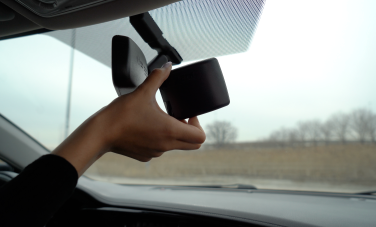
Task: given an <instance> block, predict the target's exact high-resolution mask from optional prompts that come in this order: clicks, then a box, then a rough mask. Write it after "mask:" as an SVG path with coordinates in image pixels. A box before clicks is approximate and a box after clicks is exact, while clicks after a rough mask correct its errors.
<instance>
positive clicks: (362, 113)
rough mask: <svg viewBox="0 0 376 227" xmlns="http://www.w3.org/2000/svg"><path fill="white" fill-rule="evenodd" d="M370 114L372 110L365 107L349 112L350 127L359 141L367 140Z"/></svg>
mask: <svg viewBox="0 0 376 227" xmlns="http://www.w3.org/2000/svg"><path fill="white" fill-rule="evenodd" d="M372 115H373V114H372V112H371V111H370V110H369V109H366V108H362V109H357V110H354V111H353V112H352V113H351V129H352V130H353V132H354V133H355V137H356V138H357V139H358V141H359V142H360V143H364V142H365V141H366V140H367V134H368V132H369V124H370V121H371V119H372Z"/></svg>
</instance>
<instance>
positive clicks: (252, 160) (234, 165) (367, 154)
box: [86, 144, 376, 189]
mask: <svg viewBox="0 0 376 227" xmlns="http://www.w3.org/2000/svg"><path fill="white" fill-rule="evenodd" d="M86 175H87V176H89V177H92V178H97V179H101V180H106V179H107V180H110V181H115V182H119V183H124V182H133V183H147V182H148V181H150V182H154V183H155V182H156V183H158V181H161V182H165V183H167V184H174V182H178V183H179V184H189V182H194V183H195V184H197V183H200V184H213V183H221V182H224V183H244V182H245V183H249V182H257V181H259V182H260V181H265V180H268V181H272V182H290V181H292V182H298V183H299V182H303V183H304V182H307V183H312V182H313V183H319V184H320V183H324V184H326V183H329V184H337V185H365V186H369V187H374V188H375V189H376V146H375V145H369V144H368V145H354V144H351V145H346V146H343V145H330V146H320V147H307V148H287V149H277V148H276V149H256V148H253V149H252V148H250V149H247V150H198V151H170V152H166V153H165V154H164V155H163V156H162V157H160V158H158V159H153V160H152V161H151V162H149V163H141V162H138V161H135V160H133V159H130V158H127V157H122V156H120V155H117V154H114V153H109V154H106V155H105V156H103V157H102V158H101V159H100V160H99V161H98V162H96V163H95V164H94V165H93V166H92V167H91V168H90V169H89V170H88V172H87V174H86ZM122 179H126V180H122ZM239 181H241V182H239Z"/></svg>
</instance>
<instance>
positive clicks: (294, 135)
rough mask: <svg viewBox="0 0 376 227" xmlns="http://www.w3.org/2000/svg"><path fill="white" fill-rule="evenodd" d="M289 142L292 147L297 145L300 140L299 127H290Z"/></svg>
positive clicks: (288, 132) (288, 131)
mask: <svg viewBox="0 0 376 227" xmlns="http://www.w3.org/2000/svg"><path fill="white" fill-rule="evenodd" d="M287 137H288V142H289V144H290V146H291V147H295V146H296V144H297V143H298V142H299V132H298V130H297V129H288V130H287Z"/></svg>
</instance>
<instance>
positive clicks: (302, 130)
mask: <svg viewBox="0 0 376 227" xmlns="http://www.w3.org/2000/svg"><path fill="white" fill-rule="evenodd" d="M308 133H309V125H308V124H307V123H306V122H299V123H298V129H297V136H298V139H299V141H300V142H301V144H302V145H303V146H305V145H306V142H307V139H308Z"/></svg>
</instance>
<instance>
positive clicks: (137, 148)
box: [53, 63, 206, 175]
mask: <svg viewBox="0 0 376 227" xmlns="http://www.w3.org/2000/svg"><path fill="white" fill-rule="evenodd" d="M171 67H172V66H171V63H167V64H165V65H164V67H162V68H161V69H155V70H153V72H152V73H151V74H150V75H149V76H148V77H147V79H146V80H145V81H144V83H143V84H141V85H140V86H139V87H138V88H137V89H136V90H135V91H134V92H132V93H130V94H127V95H123V96H120V97H118V98H116V99H115V100H114V101H113V102H111V103H110V104H109V105H108V106H106V107H104V108H102V109H101V110H100V111H98V112H97V113H95V114H94V115H93V116H91V117H90V118H89V119H88V120H86V121H85V122H84V123H83V124H82V125H81V126H80V127H79V128H77V129H76V130H75V131H74V132H73V133H72V134H71V135H70V136H69V137H68V138H67V139H66V140H65V141H64V142H63V143H62V144H61V145H60V146H59V147H58V148H56V149H55V150H54V152H53V153H54V154H56V155H60V156H62V157H64V158H65V159H67V160H68V161H69V162H71V163H72V164H73V166H75V168H76V169H77V172H78V173H79V175H81V174H83V172H84V171H85V170H86V169H87V168H88V167H89V166H90V165H91V164H92V163H94V162H95V160H97V159H98V158H99V157H100V156H101V155H103V154H104V153H106V152H109V151H112V152H115V153H118V154H121V155H125V156H128V157H130V158H133V159H136V160H139V161H142V162H147V161H150V160H151V159H152V158H155V157H159V156H161V155H162V154H163V153H164V152H166V151H169V150H173V149H180V150H194V149H198V148H199V147H200V146H201V144H202V143H203V142H204V141H205V138H206V136H205V133H204V131H203V129H202V127H201V126H200V123H199V121H198V119H197V117H193V118H191V119H189V120H188V122H186V121H185V120H183V121H179V120H177V119H175V118H173V117H171V116H169V115H168V114H166V113H165V112H164V111H163V110H162V109H161V108H160V107H159V105H158V103H157V101H156V99H155V94H156V92H157V90H158V88H159V87H160V86H161V85H162V83H163V82H164V81H165V80H166V79H167V78H168V76H169V74H170V71H171Z"/></svg>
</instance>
